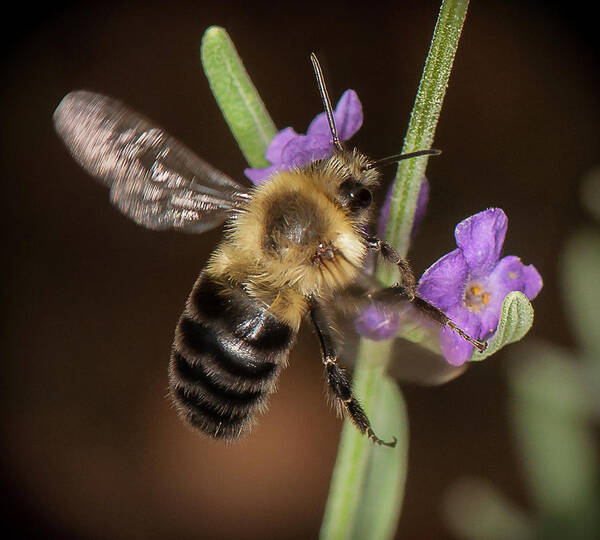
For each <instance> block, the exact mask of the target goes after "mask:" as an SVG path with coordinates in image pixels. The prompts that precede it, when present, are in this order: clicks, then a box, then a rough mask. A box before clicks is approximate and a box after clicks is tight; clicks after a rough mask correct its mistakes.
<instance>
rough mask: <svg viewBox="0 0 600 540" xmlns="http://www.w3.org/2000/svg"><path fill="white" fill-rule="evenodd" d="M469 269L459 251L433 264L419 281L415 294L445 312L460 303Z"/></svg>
mask: <svg viewBox="0 0 600 540" xmlns="http://www.w3.org/2000/svg"><path fill="white" fill-rule="evenodd" d="M468 277H469V267H468V265H467V262H466V261H465V258H464V257H463V254H462V252H461V250H460V249H455V250H454V251H451V252H450V253H448V254H446V255H444V256H443V257H442V258H441V259H439V260H438V261H437V262H435V263H433V264H432V265H431V266H430V267H429V268H428V269H427V270H425V273H424V274H423V275H422V276H421V279H420V280H419V286H418V287H417V293H418V294H419V296H420V297H421V298H424V299H425V300H428V301H429V302H431V303H432V304H433V305H434V306H436V307H438V308H440V309H441V310H443V311H445V310H447V309H449V308H451V307H453V306H455V305H457V304H458V305H460V304H461V303H462V298H463V295H464V290H465V285H466V283H467V279H468Z"/></svg>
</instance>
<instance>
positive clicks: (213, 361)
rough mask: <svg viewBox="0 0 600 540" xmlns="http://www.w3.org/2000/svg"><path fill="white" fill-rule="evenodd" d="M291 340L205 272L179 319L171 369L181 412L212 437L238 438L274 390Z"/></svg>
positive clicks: (288, 332)
mask: <svg viewBox="0 0 600 540" xmlns="http://www.w3.org/2000/svg"><path fill="white" fill-rule="evenodd" d="M295 337H296V332H295V331H294V330H293V329H292V328H291V327H289V326H288V325H286V324H285V323H282V322H281V321H279V320H278V319H276V318H275V317H274V316H273V315H272V314H271V313H269V312H268V311H267V310H266V309H265V308H264V307H263V306H262V304H259V303H258V302H257V301H255V300H253V299H252V298H250V297H249V296H248V294H246V293H245V292H244V291H243V290H242V289H241V288H237V287H236V288H233V287H230V286H228V285H226V284H223V283H220V282H218V281H216V280H215V279H213V278H212V277H211V276H209V275H208V274H206V273H205V272H204V273H202V274H201V275H200V277H199V278H198V281H197V282H196V284H195V285H194V289H193V290H192V293H191V295H190V298H189V300H188V303H187V305H186V308H185V310H184V312H183V314H182V316H181V318H180V319H179V323H178V324H177V329H176V331H175V341H174V343H173V353H172V355H171V363H170V367H169V379H170V385H171V395H172V397H173V400H174V402H175V404H176V406H177V408H178V410H179V413H180V415H181V416H182V417H183V418H184V419H185V420H186V421H187V422H188V423H190V424H191V425H192V426H194V427H195V428H198V429H200V430H202V431H203V432H205V433H206V434H208V435H211V436H212V437H216V438H221V439H235V438H237V437H239V436H240V435H241V434H242V433H243V432H244V431H245V430H247V429H248V428H249V427H250V425H251V423H252V420H253V417H254V415H255V413H256V412H259V411H260V410H261V408H263V407H264V406H265V404H266V399H267V396H268V394H270V393H271V392H272V391H273V390H274V387H275V381H276V378H277V375H278V374H279V371H280V370H281V368H282V367H283V366H284V365H285V362H286V359H287V355H288V352H289V349H290V347H291V346H292V343H293V341H294V339H295Z"/></svg>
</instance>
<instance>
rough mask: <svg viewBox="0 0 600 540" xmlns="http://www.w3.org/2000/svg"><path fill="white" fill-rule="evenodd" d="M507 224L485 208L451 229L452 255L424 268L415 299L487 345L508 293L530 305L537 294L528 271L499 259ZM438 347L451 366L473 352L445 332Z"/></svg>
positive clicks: (537, 279) (538, 281)
mask: <svg viewBox="0 0 600 540" xmlns="http://www.w3.org/2000/svg"><path fill="white" fill-rule="evenodd" d="M507 225H508V220H507V218H506V214H505V213H504V212H503V211H502V210H501V209H499V208H490V209H489V210H484V211H483V212H479V213H478V214H475V215H474V216H471V217H469V218H467V219H465V220H464V221H461V222H460V223H459V224H458V225H457V226H456V229H455V232H454V236H455V238H456V245H457V246H458V248H457V249H455V250H454V251H451V252H450V253H448V254H447V255H444V256H443V257H442V258H441V259H440V260H438V261H437V262H436V263H434V264H433V265H432V266H430V267H429V268H428V269H427V270H426V271H425V273H424V274H423V276H421V279H420V280H419V285H418V288H417V293H418V294H419V296H421V297H422V298H424V299H426V300H428V301H429V302H431V303H432V304H433V305H435V306H437V307H438V308H440V309H441V310H442V311H443V312H444V313H445V314H446V315H448V317H450V318H451V319H452V321H454V323H456V324H457V325H458V326H459V327H460V328H462V329H463V330H464V331H465V332H467V334H469V335H470V336H471V337H472V338H474V339H480V340H487V339H489V338H490V337H491V336H493V335H494V333H495V332H496V328H497V326H498V321H499V319H500V313H501V311H502V302H503V300H504V298H505V296H506V295H507V294H508V293H509V292H511V291H521V292H523V293H524V294H525V296H527V298H529V299H530V300H532V299H533V298H535V297H536V295H537V294H538V293H539V292H540V289H541V288H542V278H541V276H540V274H539V272H538V271H537V270H536V268H535V267H534V266H533V265H529V266H525V265H524V264H523V263H522V262H521V260H520V259H519V258H518V257H515V256H514V255H509V256H507V257H503V258H502V259H500V252H501V251H502V245H503V243H504V237H505V235H506V229H507ZM440 347H441V349H442V353H443V355H444V356H445V358H446V360H447V361H448V362H449V363H450V364H452V365H455V366H459V365H461V364H463V363H464V362H466V361H467V360H468V359H469V357H470V356H471V353H472V351H473V346H472V345H471V344H470V343H468V342H467V341H465V340H464V339H463V338H461V337H460V336H459V335H458V334H456V333H455V332H453V331H452V330H450V329H449V328H446V327H444V328H442V330H441V333H440Z"/></svg>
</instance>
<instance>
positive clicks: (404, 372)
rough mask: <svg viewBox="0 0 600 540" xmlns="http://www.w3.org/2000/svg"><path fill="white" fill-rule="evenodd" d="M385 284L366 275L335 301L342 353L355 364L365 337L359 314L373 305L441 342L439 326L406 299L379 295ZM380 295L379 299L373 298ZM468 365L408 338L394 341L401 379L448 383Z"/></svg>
mask: <svg viewBox="0 0 600 540" xmlns="http://www.w3.org/2000/svg"><path fill="white" fill-rule="evenodd" d="M377 291H381V286H380V285H379V284H378V282H377V281H376V280H375V278H374V277H372V276H370V275H368V274H362V275H361V276H360V277H359V279H358V280H357V281H356V282H355V283H354V284H353V285H352V286H351V287H349V288H347V289H345V290H344V291H342V292H341V293H340V294H339V295H338V297H337V298H336V301H335V302H333V303H332V304H333V306H334V312H333V313H331V314H330V316H331V318H332V320H333V325H334V327H335V329H336V331H337V333H338V338H339V344H340V356H341V357H342V359H343V360H344V361H345V362H346V363H348V364H353V363H354V361H355V358H356V354H357V352H358V344H359V341H360V338H361V336H360V335H359V334H358V332H357V327H358V326H360V323H359V321H358V319H359V317H361V315H362V314H363V313H364V311H365V310H367V309H369V308H373V307H376V308H377V310H378V311H379V312H380V313H381V314H383V315H382V316H385V317H389V318H391V319H398V320H399V321H400V324H401V325H402V326H403V327H404V328H412V329H417V330H418V331H420V332H423V334H424V336H426V338H427V339H430V340H432V343H433V344H435V343H437V341H436V340H437V339H438V337H437V336H438V333H439V328H440V327H439V325H438V324H437V323H436V322H434V321H431V320H429V319H426V318H425V317H424V316H423V315H422V314H421V313H419V312H418V311H417V310H416V309H415V308H414V307H413V306H412V305H411V303H410V301H409V300H408V299H406V298H401V297H398V296H392V295H387V294H376V292H377ZM373 297H376V298H377V299H373ZM466 368H467V365H466V364H464V365H463V366H459V367H456V366H452V365H450V364H449V363H448V362H446V361H445V360H444V358H443V357H442V356H440V355H439V354H435V353H433V352H432V351H430V350H427V349H425V348H423V347H420V346H418V345H416V344H414V343H411V342H409V341H407V340H405V339H401V338H396V339H394V341H393V344H392V352H391V361H390V364H389V366H388V372H389V373H390V375H392V376H393V377H394V378H395V379H397V380H398V381H400V382H408V383H415V384H421V385H440V384H445V383H446V382H448V381H451V380H452V379H455V378H456V377H458V376H459V375H461V374H462V373H463V372H464V371H465V370H466Z"/></svg>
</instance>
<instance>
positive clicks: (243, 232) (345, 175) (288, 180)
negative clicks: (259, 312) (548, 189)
mask: <svg viewBox="0 0 600 540" xmlns="http://www.w3.org/2000/svg"><path fill="white" fill-rule="evenodd" d="M367 164H368V160H367V158H365V157H364V156H363V155H362V154H360V153H358V152H357V151H354V152H339V153H336V154H335V155H334V156H333V157H331V158H329V159H328V160H323V161H317V162H314V163H312V164H310V165H309V166H307V167H306V168H302V169H293V170H291V171H281V172H278V173H276V174H275V175H273V177H272V178H270V179H269V180H268V181H267V182H265V183H264V184H262V185H261V186H258V187H257V188H256V189H255V191H254V193H253V196H252V198H251V200H250V201H249V202H248V205H247V207H246V208H245V209H244V210H243V211H242V212H240V214H239V215H238V216H237V218H236V219H234V220H232V222H231V223H230V225H229V229H228V231H227V232H226V235H225V239H224V241H223V243H222V244H221V245H220V246H219V247H218V248H217V250H216V251H215V253H214V254H213V256H212V257H211V260H210V261H209V265H208V271H209V273H211V274H212V275H214V276H218V277H220V278H221V279H223V278H227V279H228V280H230V281H232V282H234V283H236V284H238V285H241V286H243V287H244V288H245V289H246V291H247V292H248V294H250V295H251V296H253V297H255V298H256V299H257V300H260V301H262V302H264V303H265V304H266V305H268V306H269V308H270V310H271V311H272V312H273V313H274V314H275V315H276V316H279V317H280V318H282V319H283V320H285V321H286V322H288V323H289V324H291V325H292V326H294V327H296V326H299V324H300V320H301V319H302V317H303V316H304V313H305V312H306V310H307V309H308V306H309V303H310V301H311V299H313V298H319V299H323V298H325V299H327V298H329V297H331V296H332V295H333V293H335V291H337V290H340V289H342V288H344V287H345V286H347V285H349V284H350V283H352V281H354V279H355V278H356V276H357V274H358V273H359V272H360V269H361V268H362V266H363V262H364V258H365V256H366V252H367V247H366V244H365V240H364V237H363V234H364V233H363V227H364V225H365V224H366V223H367V221H368V217H369V215H368V214H369V212H368V208H364V209H360V211H358V210H357V209H351V208H349V207H348V205H345V204H344V199H343V197H344V195H343V188H342V187H341V186H343V185H347V184H348V182H350V183H352V185H359V186H364V187H365V188H367V189H369V188H372V187H375V186H376V185H377V182H378V172H377V171H375V170H372V169H366V165H367ZM345 182H346V184H344V183H345Z"/></svg>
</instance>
